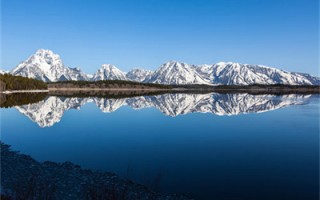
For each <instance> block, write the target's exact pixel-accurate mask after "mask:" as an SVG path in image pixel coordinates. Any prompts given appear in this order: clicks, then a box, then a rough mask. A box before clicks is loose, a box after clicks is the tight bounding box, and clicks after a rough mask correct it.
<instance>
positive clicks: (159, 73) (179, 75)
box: [145, 61, 211, 85]
mask: <svg viewBox="0 0 320 200" xmlns="http://www.w3.org/2000/svg"><path fill="white" fill-rule="evenodd" d="M145 81H146V82H149V83H160V84H174V85H179V84H211V83H210V82H209V80H207V79H206V77H204V76H203V77H201V76H200V74H198V72H197V71H196V70H194V68H193V67H192V66H190V65H188V64H186V63H180V62H176V61H170V62H167V63H165V64H163V65H162V66H160V68H158V69H157V70H156V71H154V72H153V74H152V76H151V77H150V79H149V80H145Z"/></svg>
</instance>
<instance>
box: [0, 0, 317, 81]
mask: <svg viewBox="0 0 320 200" xmlns="http://www.w3.org/2000/svg"><path fill="white" fill-rule="evenodd" d="M1 4H2V5H1V20H2V23H1V36H2V45H1V47H2V50H1V52H2V60H1V66H0V68H4V69H11V68H13V67H15V66H16V65H17V64H18V63H19V62H21V61H23V60H25V59H26V58H27V57H28V56H30V55H31V54H33V53H34V52H35V51H36V50H37V49H39V48H45V49H51V50H53V51H54V52H56V53H58V54H59V55H60V56H61V57H62V59H63V60H64V63H65V64H66V65H67V66H69V67H76V66H80V67H81V68H82V69H83V70H84V71H85V72H87V73H93V72H95V71H96V70H97V69H98V68H99V67H100V66H101V64H103V63H111V64H114V65H116V66H117V67H119V68H120V69H121V70H123V71H128V70H129V69H131V68H133V67H142V68H146V69H156V68H157V67H158V66H160V65H161V64H163V63H164V62H166V61H169V60H177V61H183V62H187V63H190V64H204V63H207V64H213V63H216V62H219V61H233V62H240V63H249V64H264V65H268V66H274V67H277V68H280V69H285V70H289V71H299V72H307V73H311V74H313V75H319V58H318V56H319V55H318V54H319V49H318V46H319V41H318V40H319V36H318V34H319V30H318V29H319V1H318V0H131V1H128V0H123V1H121V0H100V1H99V0H28V1H27V0H1Z"/></svg>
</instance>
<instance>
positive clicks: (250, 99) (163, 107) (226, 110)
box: [16, 93, 312, 127]
mask: <svg viewBox="0 0 320 200" xmlns="http://www.w3.org/2000/svg"><path fill="white" fill-rule="evenodd" d="M311 97H312V95H296V94H292V95H282V96H277V95H252V94H244V93H243V94H219V93H209V94H181V93H180V94H164V95H157V96H140V97H133V98H121V99H108V98H98V97H89V98H75V97H73V98H64V97H57V96H51V97H48V98H47V99H45V100H43V101H40V102H38V103H35V104H30V105H24V106H16V108H17V109H18V111H19V112H20V113H22V114H23V115H25V116H27V117H28V118H29V119H30V120H32V121H34V122H36V123H37V124H38V125H39V126H40V127H50V126H53V125H54V124H55V123H58V122H59V121H60V120H61V118H62V116H63V115H64V113H65V112H66V111H67V110H70V109H77V110H79V109H80V108H81V106H83V105H84V104H87V103H90V102H91V103H94V104H96V106H97V107H98V108H99V109H100V110H101V111H102V112H105V113H111V112H115V111H116V110H117V109H119V108H121V107H122V106H130V107H131V108H133V109H143V108H150V107H154V108H156V109H158V110H159V111H160V112H162V113H163V114H165V115H167V116H172V117H175V116H178V115H186V114H189V113H211V114H215V115H239V114H246V113H261V112H267V111H271V110H275V109H279V108H283V107H287V106H290V105H298V104H306V103H308V102H309V100H310V99H311Z"/></svg>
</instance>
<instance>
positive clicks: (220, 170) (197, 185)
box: [1, 93, 320, 200]
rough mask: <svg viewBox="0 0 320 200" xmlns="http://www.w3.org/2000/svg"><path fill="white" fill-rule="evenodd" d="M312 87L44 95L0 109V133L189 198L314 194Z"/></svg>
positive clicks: (315, 108) (44, 155) (52, 155)
mask: <svg viewBox="0 0 320 200" xmlns="http://www.w3.org/2000/svg"><path fill="white" fill-rule="evenodd" d="M319 99H320V98H319V95H296V94H291V95H282V96H277V95H271V94H267V95H265V94H264V95H253V94H218V93H208V94H161V95H154V96H152V95H151V96H136V97H127V98H104V97H95V96H90V97H67V96H46V97H45V98H44V99H42V100H40V101H39V102H36V103H32V104H26V105H21V106H15V107H11V108H1V141H2V142H3V143H5V144H8V145H11V148H12V150H15V151H20V152H21V153H23V154H26V155H30V156H31V157H32V158H34V159H35V160H37V161H39V162H43V161H53V162H65V161H70V162H73V163H75V164H78V165H80V166H81V167H83V168H87V169H92V170H99V171H108V172H114V173H116V174H118V175H119V176H121V177H123V178H127V179H130V180H132V181H134V182H136V183H140V184H143V185H146V186H147V187H149V188H151V189H152V190H154V191H157V192H161V193H165V194H172V193H177V194H187V195H188V196H190V197H193V198H195V199H210V200H214V199H219V200H220V199H241V200H242V199H245V200H249V199H252V200H257V199H268V200H270V199H290V200H292V199H299V200H302V199H303V200H313V199H318V192H319V191H318V190H319V108H320V106H319V105H320V103H319Z"/></svg>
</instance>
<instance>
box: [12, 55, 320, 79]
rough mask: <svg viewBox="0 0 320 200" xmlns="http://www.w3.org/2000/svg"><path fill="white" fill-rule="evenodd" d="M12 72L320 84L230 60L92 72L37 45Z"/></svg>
mask: <svg viewBox="0 0 320 200" xmlns="http://www.w3.org/2000/svg"><path fill="white" fill-rule="evenodd" d="M10 73H11V74H12V75H19V76H25V77H29V78H35V79H39V80H42V81H45V82H56V81H65V80H87V81H97V80H131V81H137V82H146V83H160V84H176V85H178V84H207V85H250V84H289V85H320V79H319V77H314V76H311V75H309V74H303V73H296V72H287V71H283V70H280V69H276V68H272V67H267V66H262V65H248V64H240V63H232V62H220V63H216V64H212V65H189V64H186V63H181V62H177V61H170V62H167V63H165V64H163V65H161V66H160V67H159V68H158V69H156V70H155V71H153V72H152V71H149V70H143V69H137V68H136V69H133V70H131V71H129V72H127V73H125V72H122V71H121V70H120V69H118V68H117V67H115V66H114V65H111V64H103V65H102V66H101V68H100V69H99V70H98V71H97V72H96V73H95V74H93V75H90V74H86V73H84V72H82V71H81V70H80V68H70V67H67V66H65V65H64V64H63V62H62V60H61V58H60V56H59V55H57V54H55V53H53V52H52V51H50V50H44V49H39V50H38V51H37V52H36V53H35V54H34V55H32V56H30V57H29V58H28V59H27V60H25V61H24V62H21V63H20V64H19V65H18V66H17V67H16V68H14V69H13V70H12V71H10Z"/></svg>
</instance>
